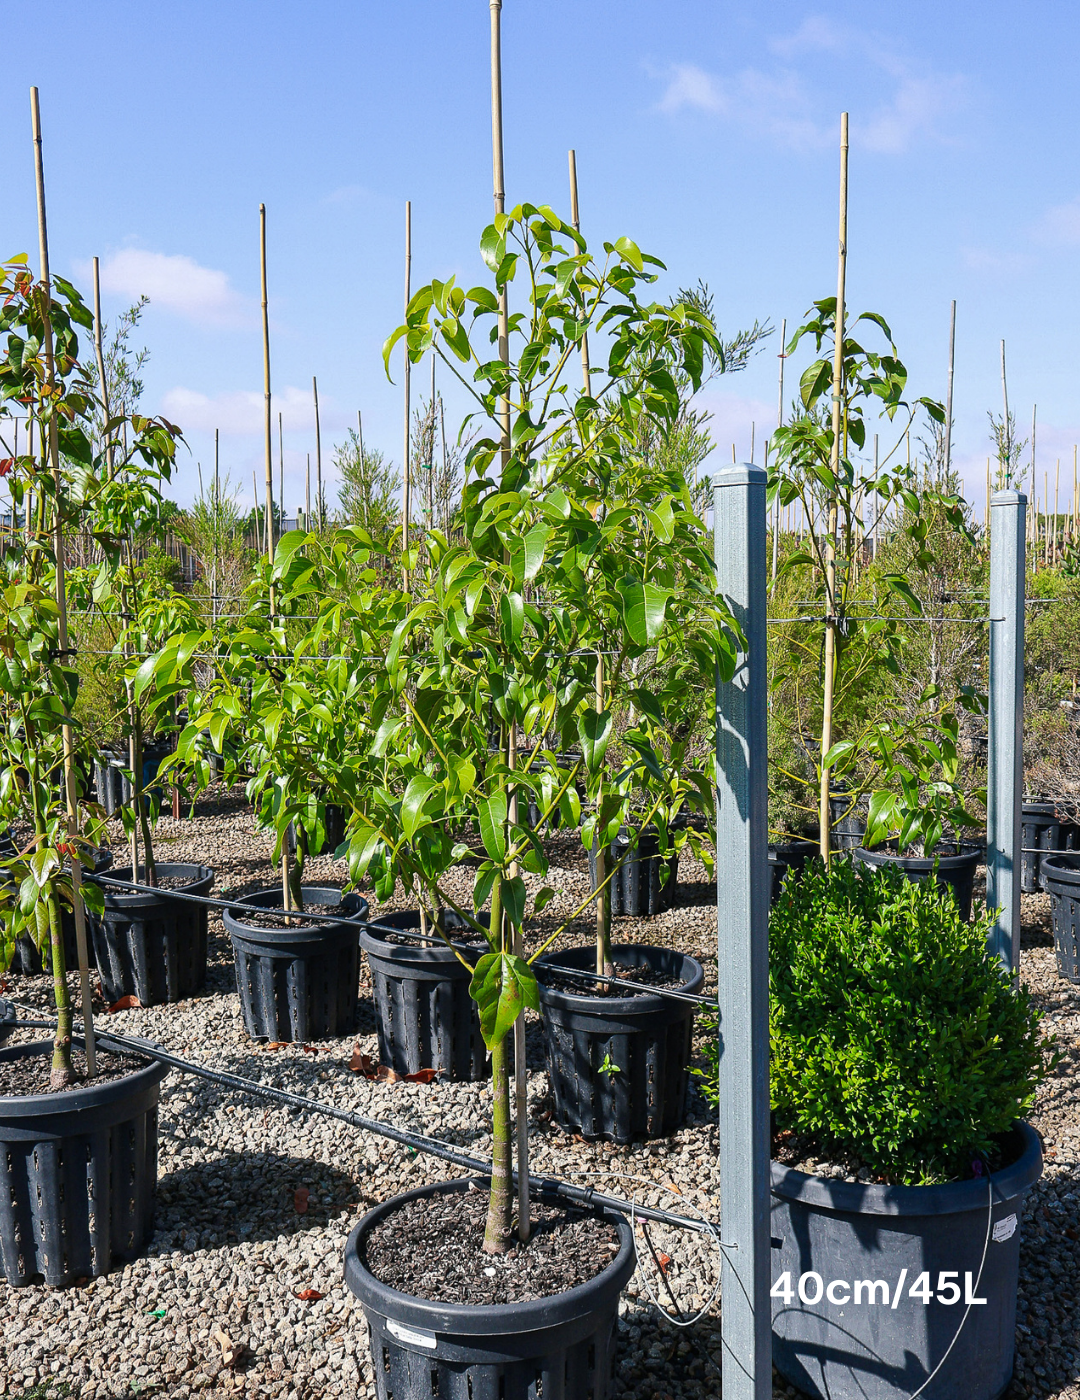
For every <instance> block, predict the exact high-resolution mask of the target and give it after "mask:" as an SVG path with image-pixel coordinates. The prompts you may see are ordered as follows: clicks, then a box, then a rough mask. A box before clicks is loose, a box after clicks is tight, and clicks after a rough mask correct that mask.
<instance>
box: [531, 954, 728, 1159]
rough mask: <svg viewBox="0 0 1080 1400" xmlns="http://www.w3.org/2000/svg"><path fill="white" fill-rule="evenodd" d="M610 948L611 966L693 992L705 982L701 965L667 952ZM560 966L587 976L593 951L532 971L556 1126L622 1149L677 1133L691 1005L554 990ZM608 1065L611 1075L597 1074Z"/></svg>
mask: <svg viewBox="0 0 1080 1400" xmlns="http://www.w3.org/2000/svg"><path fill="white" fill-rule="evenodd" d="M611 951H612V957H613V959H614V960H615V962H617V963H624V964H626V963H628V964H631V965H632V966H634V967H642V968H646V967H647V968H651V969H653V970H654V971H656V972H660V973H663V974H665V975H666V976H668V977H672V978H678V979H679V981H680V982H681V983H682V986H681V987H680V988H679V990H680V991H683V992H696V991H698V989H699V988H700V987H701V984H702V982H703V981H704V979H705V970H704V968H703V967H702V966H701V964H700V963H699V962H697V961H696V960H695V959H694V958H691V957H687V956H686V954H684V953H676V952H674V951H673V950H672V949H670V948H653V947H647V946H639V945H635V944H623V945H620V946H617V947H614V948H613V949H612V950H611ZM560 967H568V968H576V969H579V970H581V971H584V972H592V971H594V970H595V967H596V951H595V949H593V948H571V949H569V950H567V951H566V952H560V953H549V954H548V955H547V957H544V958H541V959H540V960H539V961H538V962H537V964H536V968H535V970H536V975H537V979H538V982H539V988H540V1005H541V1008H542V1010H543V1016H544V1044H545V1048H546V1050H547V1065H548V1078H549V1079H550V1081H551V1093H552V1097H553V1098H554V1100H555V1119H556V1121H557V1122H558V1124H559V1125H560V1127H562V1128H565V1129H566V1130H567V1132H573V1133H580V1134H581V1135H582V1137H586V1138H608V1139H611V1140H612V1141H614V1142H617V1143H620V1144H621V1143H628V1142H632V1141H633V1140H634V1138H635V1137H637V1136H644V1137H647V1138H659V1137H666V1136H667V1135H668V1134H669V1133H673V1132H674V1131H675V1129H676V1128H677V1127H678V1126H679V1124H680V1123H681V1122H682V1120H683V1118H684V1117H685V1114H686V1094H687V1089H688V1087H689V1082H690V1050H691V1037H692V1034H693V1018H694V1004H693V1003H692V1002H688V1001H676V1000H674V998H671V997H665V996H661V995H659V993H648V994H643V995H641V996H620V995H619V993H618V990H617V989H616V990H615V992H614V994H613V995H611V996H596V995H595V994H594V993H590V992H589V991H588V983H586V982H582V984H581V986H582V989H583V993H584V994H583V995H579V994H577V993H572V992H563V991H556V990H555V989H554V988H553V987H548V986H546V985H545V983H544V978H545V976H546V975H549V974H550V973H552V972H557V971H558V970H559V968H560ZM605 1059H606V1060H608V1061H609V1062H610V1063H611V1064H613V1065H617V1066H618V1072H617V1073H616V1072H612V1071H605V1072H604V1073H601V1072H600V1066H601V1065H602V1064H603V1063H604V1062H605Z"/></svg>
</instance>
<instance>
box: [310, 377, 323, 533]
mask: <svg viewBox="0 0 1080 1400" xmlns="http://www.w3.org/2000/svg"><path fill="white" fill-rule="evenodd" d="M311 393H312V397H313V398H314V400H315V517H316V519H317V520H318V522H319V529H320V530H321V529H322V528H323V526H324V525H325V524H326V522H325V520H324V519H323V493H322V428H321V426H320V424H319V382H318V380H317V379H316V378H315V376H314V375H312V376H311Z"/></svg>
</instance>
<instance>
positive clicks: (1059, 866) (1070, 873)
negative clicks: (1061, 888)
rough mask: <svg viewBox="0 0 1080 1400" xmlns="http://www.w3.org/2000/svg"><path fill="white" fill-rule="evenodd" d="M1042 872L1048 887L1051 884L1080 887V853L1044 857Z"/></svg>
mask: <svg viewBox="0 0 1080 1400" xmlns="http://www.w3.org/2000/svg"><path fill="white" fill-rule="evenodd" d="M1040 870H1041V875H1042V879H1043V882H1044V884H1045V885H1046V886H1047V887H1049V885H1050V884H1051V883H1057V884H1062V885H1080V851H1077V852H1076V853H1075V855H1054V856H1043V858H1042V862H1041V866H1040ZM1051 893H1052V891H1051Z"/></svg>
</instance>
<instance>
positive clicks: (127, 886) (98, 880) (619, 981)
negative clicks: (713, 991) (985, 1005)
mask: <svg viewBox="0 0 1080 1400" xmlns="http://www.w3.org/2000/svg"><path fill="white" fill-rule="evenodd" d="M1043 854H1044V855H1045V854H1047V852H1043ZM83 879H84V880H88V881H90V880H92V881H93V882H94V884H96V885H111V886H113V887H114V888H116V889H121V890H129V891H131V892H132V893H135V894H153V895H160V896H161V897H162V898H164V899H176V900H179V901H180V902H181V903H185V904H201V905H202V906H203V907H204V908H207V909H228V910H229V911H230V912H232V913H236V914H242V913H244V912H245V911H247V912H250V911H251V910H252V909H253V908H254V906H248V905H246V904H245V903H244V897H243V896H242V895H240V896H238V897H237V898H236V899H214V898H213V897H212V896H211V895H203V894H188V893H186V892H185V891H184V890H164V889H158V888H157V886H156V885H142V884H137V883H135V882H134V881H132V880H117V879H114V878H113V877H112V876H110V875H94V874H91V873H90V872H89V871H86V872H84V874H83ZM257 912H260V913H261V912H266V911H265V910H262V909H259V910H258V911H257ZM272 912H273V913H280V914H283V915H285V916H290V915H291V916H292V917H293V918H295V919H297V920H303V921H304V922H309V923H322V924H344V923H355V924H357V926H358V927H359V926H360V925H363V926H364V927H365V928H371V929H375V930H376V931H377V932H379V933H392V934H394V936H395V937H397V938H403V939H409V940H410V941H411V942H412V943H414V944H416V945H417V946H419V947H423V948H429V947H446V946H447V945H449V946H450V947H451V948H453V949H454V950H455V951H456V952H459V953H466V954H467V953H475V952H476V945H475V943H473V944H469V943H459V942H457V941H456V940H455V939H452V938H447V939H443V938H424V937H423V936H422V935H421V934H419V933H413V932H412V931H411V930H410V929H401V928H397V927H395V926H394V925H392V924H382V923H379V922H378V920H377V919H358V918H356V917H355V916H353V915H348V914H345V915H342V914H316V913H315V912H314V911H313V910H312V911H310V912H309V911H308V910H307V909H293V910H289V909H274V910H273V911H272ZM298 927H303V924H302V923H301V924H298ZM554 971H555V974H556V975H557V976H558V977H569V978H571V979H574V978H576V979H577V980H578V981H579V982H592V983H594V984H595V983H597V982H603V983H605V984H606V985H608V986H610V987H616V988H622V989H625V990H627V991H631V992H646V993H648V994H649V995H651V996H658V997H666V998H667V999H668V1000H669V1001H681V1002H689V1003H690V1004H692V1005H694V1006H704V1007H707V1008H708V1009H709V1010H710V1011H716V1010H717V1009H718V1005H719V1004H718V1002H717V999H716V998H715V997H706V996H700V995H699V994H698V993H697V992H680V991H679V990H678V989H677V988H674V987H650V986H648V985H647V984H646V983H644V982H630V981H627V979H626V978H623V977H608V976H606V975H605V974H604V973H601V972H585V971H583V970H581V969H579V968H574V967H558V968H555V969H554Z"/></svg>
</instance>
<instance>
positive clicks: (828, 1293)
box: [770, 1269, 986, 1308]
mask: <svg viewBox="0 0 1080 1400" xmlns="http://www.w3.org/2000/svg"><path fill="white" fill-rule="evenodd" d="M959 1278H960V1274H959V1272H958V1271H956V1270H951V1269H944V1270H942V1271H941V1272H940V1273H939V1274H938V1276H937V1288H936V1290H935V1288H934V1286H933V1283H932V1282H931V1279H932V1275H931V1274H929V1273H921V1274H919V1275H917V1276H916V1278H914V1279H913V1280H912V1282H911V1285H910V1286H909V1287H908V1289H907V1296H908V1297H909V1298H914V1299H915V1301H916V1302H919V1303H923V1304H928V1303H933V1302H938V1303H944V1304H946V1306H951V1305H952V1304H953V1303H960V1302H963V1303H968V1304H977V1303H985V1302H986V1299H985V1298H978V1297H976V1295H975V1275H973V1274H970V1273H965V1274H964V1283H963V1287H961V1286H960V1283H959ZM907 1281H908V1271H907V1269H901V1270H900V1277H899V1278H898V1279H897V1280H896V1286H895V1287H890V1285H889V1283H888V1282H887V1281H886V1280H885V1279H883V1278H857V1279H850V1280H849V1279H843V1278H834V1279H832V1280H830V1282H828V1283H826V1282H825V1280H824V1279H823V1278H822V1277H821V1275H820V1274H819V1273H815V1272H814V1271H813V1270H811V1271H810V1272H809V1273H805V1274H800V1275H799V1282H798V1284H797V1285H793V1284H792V1282H791V1274H790V1272H788V1271H786V1270H785V1272H784V1273H782V1274H781V1275H780V1277H779V1278H778V1279H777V1280H776V1282H775V1283H774V1284H773V1286H772V1289H771V1290H770V1296H771V1297H773V1298H781V1299H783V1301H784V1302H785V1303H787V1304H789V1305H790V1304H791V1303H793V1302H794V1301H795V1297H796V1293H797V1294H798V1299H799V1302H800V1303H803V1304H805V1305H806V1307H808V1308H813V1307H817V1306H818V1305H819V1304H826V1305H827V1304H831V1305H832V1306H833V1307H837V1308H842V1307H846V1306H847V1305H848V1304H850V1303H854V1304H857V1305H859V1306H864V1305H866V1304H870V1303H876V1304H877V1305H878V1306H879V1307H887V1308H895V1307H897V1306H898V1304H899V1302H900V1299H901V1298H903V1297H904V1288H905V1285H906V1284H907Z"/></svg>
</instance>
